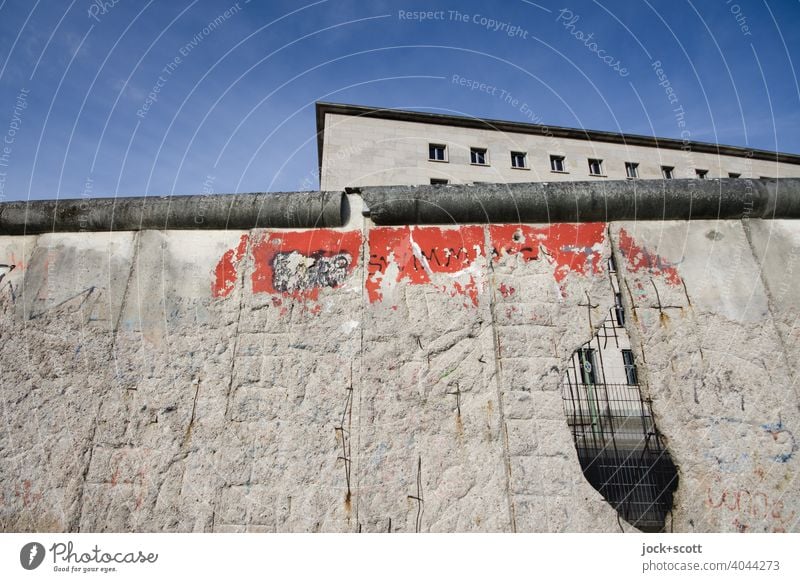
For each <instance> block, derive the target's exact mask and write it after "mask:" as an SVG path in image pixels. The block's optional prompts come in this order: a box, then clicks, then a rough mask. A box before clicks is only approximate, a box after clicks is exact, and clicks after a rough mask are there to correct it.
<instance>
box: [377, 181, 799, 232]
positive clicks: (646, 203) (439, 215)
mask: <svg viewBox="0 0 800 582" xmlns="http://www.w3.org/2000/svg"><path fill="white" fill-rule="evenodd" d="M361 195H362V197H363V198H364V202H365V204H366V205H367V207H368V208H369V210H370V217H371V219H372V221H373V222H374V223H375V224H377V225H400V224H452V223H459V224H461V223H487V222H507V223H518V222H519V223H549V222H593V221H602V222H607V221H615V220H689V219H714V218H728V219H731V218H733V219H736V218H744V217H749V218H800V179H797V178H783V179H779V180H775V179H764V180H749V179H721V180H615V181H591V182H551V183H547V182H544V183H526V184H480V185H479V184H467V185H452V186H417V187H410V186H393V187H385V188H380V187H368V188H362V189H361Z"/></svg>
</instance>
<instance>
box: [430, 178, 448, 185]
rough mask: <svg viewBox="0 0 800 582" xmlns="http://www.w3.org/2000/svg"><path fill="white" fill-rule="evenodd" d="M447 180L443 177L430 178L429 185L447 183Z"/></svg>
mask: <svg viewBox="0 0 800 582" xmlns="http://www.w3.org/2000/svg"><path fill="white" fill-rule="evenodd" d="M447 183H448V180H445V179H444V178H431V186H441V185H442V184H447Z"/></svg>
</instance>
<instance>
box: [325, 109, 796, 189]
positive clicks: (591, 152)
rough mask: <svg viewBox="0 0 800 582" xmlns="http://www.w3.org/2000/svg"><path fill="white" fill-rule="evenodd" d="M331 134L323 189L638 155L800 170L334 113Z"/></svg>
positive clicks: (731, 168) (681, 163)
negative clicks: (518, 160) (480, 155)
mask: <svg viewBox="0 0 800 582" xmlns="http://www.w3.org/2000/svg"><path fill="white" fill-rule="evenodd" d="M324 137H325V139H324V144H325V145H324V150H323V155H322V177H321V184H320V187H321V189H322V190H341V189H343V188H345V187H350V186H384V185H389V184H392V185H395V184H396V185H420V184H430V180H431V178H438V179H444V180H449V182H450V183H453V184H465V183H472V182H487V183H519V182H545V181H546V182H574V181H576V180H597V181H603V180H624V179H626V178H627V176H626V173H625V162H637V163H638V164H639V177H640V178H642V179H661V178H662V173H661V166H672V167H674V168H675V176H674V177H675V178H694V177H695V169H705V170H708V178H727V177H728V174H729V172H735V173H738V174H741V177H742V178H755V179H758V178H760V177H767V178H788V177H798V176H800V165H796V164H788V163H777V162H774V161H766V160H756V159H750V158H747V157H736V156H729V155H716V154H709V153H699V152H687V151H680V150H674V149H659V148H653V147H644V146H635V145H625V144H616V143H605V142H592V141H588V140H583V139H567V138H556V137H548V136H547V135H537V134H522V133H505V132H502V131H493V130H485V129H475V128H465V127H450V126H446V125H434V124H429V123H417V122H409V121H394V120H389V119H375V118H369V117H357V116H350V115H338V114H331V113H328V114H327V115H326V121H325V136H324ZM429 143H437V144H445V145H447V149H448V154H449V155H448V157H449V160H448V162H447V163H443V162H436V161H429V160H428V144H429ZM470 147H479V148H486V149H487V150H488V165H486V166H477V165H472V164H470ZM511 151H521V152H526V153H527V161H528V166H529V167H528V169H517V168H512V167H511ZM550 155H559V156H565V157H566V170H567V171H566V172H552V171H550ZM589 158H600V159H602V160H603V172H604V176H603V177H594V176H591V175H590V174H589V164H588V159H589Z"/></svg>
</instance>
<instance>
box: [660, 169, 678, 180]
mask: <svg viewBox="0 0 800 582" xmlns="http://www.w3.org/2000/svg"><path fill="white" fill-rule="evenodd" d="M661 175H662V176H663V177H664V179H665V180H672V179H673V178H674V177H675V167H674V166H661Z"/></svg>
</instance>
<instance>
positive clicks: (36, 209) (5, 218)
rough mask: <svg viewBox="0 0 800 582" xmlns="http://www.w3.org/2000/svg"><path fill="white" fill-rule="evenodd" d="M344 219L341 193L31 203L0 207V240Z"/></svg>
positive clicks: (315, 224) (334, 223)
mask: <svg viewBox="0 0 800 582" xmlns="http://www.w3.org/2000/svg"><path fill="white" fill-rule="evenodd" d="M348 214H349V209H348V206H347V197H346V196H345V195H344V194H343V193H342V192H277V193H269V192H262V193H254V194H216V195H197V196H159V197H148V196H145V197H131V198H94V199H69V200H35V201H30V202H7V203H5V204H0V234H12V235H16V234H38V233H44V232H82V231H86V232H91V231H119V230H146V229H159V230H163V229H217V230H224V229H250V228H322V227H338V226H342V225H343V224H345V222H346V220H347V217H348Z"/></svg>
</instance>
